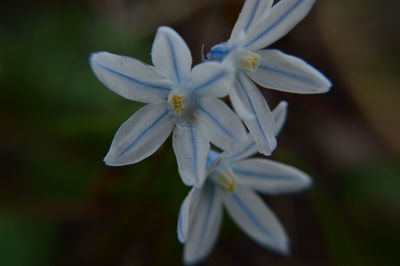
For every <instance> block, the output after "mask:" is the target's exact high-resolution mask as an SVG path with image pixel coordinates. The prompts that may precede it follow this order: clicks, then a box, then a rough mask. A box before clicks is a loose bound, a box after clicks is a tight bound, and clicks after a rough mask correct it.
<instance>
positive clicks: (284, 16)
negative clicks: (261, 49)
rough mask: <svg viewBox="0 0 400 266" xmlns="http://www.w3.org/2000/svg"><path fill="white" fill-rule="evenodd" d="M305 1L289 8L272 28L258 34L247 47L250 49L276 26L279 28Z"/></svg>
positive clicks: (300, 1) (299, 1)
mask: <svg viewBox="0 0 400 266" xmlns="http://www.w3.org/2000/svg"><path fill="white" fill-rule="evenodd" d="M303 1H304V0H298V1H297V2H296V3H295V4H294V5H293V6H292V7H291V8H289V9H288V10H287V11H286V12H285V13H283V14H282V16H280V17H279V18H278V19H277V20H276V21H275V22H274V23H273V24H272V25H271V26H269V27H268V28H266V29H265V30H264V31H263V32H261V33H260V34H258V35H257V36H256V37H255V38H254V39H253V40H251V41H250V42H248V43H247V44H246V46H245V47H249V46H250V45H252V44H253V43H255V42H256V41H258V40H259V39H261V38H262V37H264V36H265V35H266V34H268V33H269V32H271V31H272V30H273V29H274V28H275V27H276V26H278V25H279V24H280V23H281V22H282V21H283V20H284V19H285V18H286V17H288V16H289V15H290V14H291V13H292V12H293V11H294V10H295V9H296V8H297V7H298V6H299V5H300V4H301V3H302V2H303Z"/></svg>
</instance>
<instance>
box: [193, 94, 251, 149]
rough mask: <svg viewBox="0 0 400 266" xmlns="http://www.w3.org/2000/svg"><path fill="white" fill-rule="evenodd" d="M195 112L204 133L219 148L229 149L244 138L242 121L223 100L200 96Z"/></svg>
mask: <svg viewBox="0 0 400 266" xmlns="http://www.w3.org/2000/svg"><path fill="white" fill-rule="evenodd" d="M197 114H198V119H199V124H200V127H201V128H202V130H203V131H204V134H206V135H207V136H208V138H209V140H210V141H211V142H212V143H213V144H214V145H216V146H218V147H220V148H221V149H223V150H230V149H232V148H234V147H236V146H238V145H240V144H241V143H243V142H244V141H245V140H246V130H245V128H244V126H243V124H242V122H241V121H240V119H239V118H238V117H237V116H236V115H235V113H234V112H233V111H232V110H231V109H230V108H229V107H228V106H227V105H226V104H225V103H224V102H223V101H221V100H219V99H210V98H202V99H200V101H199V110H198V113H197Z"/></svg>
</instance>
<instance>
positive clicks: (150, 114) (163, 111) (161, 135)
mask: <svg viewBox="0 0 400 266" xmlns="http://www.w3.org/2000/svg"><path fill="white" fill-rule="evenodd" d="M173 127H174V120H173V118H172V117H171V115H170V113H169V111H168V109H167V105H166V104H165V103H162V104H148V105H146V106H144V107H142V108H141V109H140V110H139V111H137V112H136V113H135V114H133V115H132V116H131V117H130V118H129V119H128V120H127V121H126V122H125V123H124V124H122V126H121V127H120V128H119V129H118V131H117V134H116V135H115V137H114V140H113V142H112V144H111V148H110V151H109V152H108V154H107V156H106V157H105V158H104V161H105V163H106V164H107V165H111V166H121V165H128V164H134V163H137V162H139V161H141V160H143V159H145V158H147V157H149V156H150V155H151V154H153V153H154V152H155V151H156V150H157V149H158V148H159V147H160V146H161V144H162V143H163V142H164V141H165V140H166V139H167V137H168V136H169V134H170V133H171V131H172V129H173Z"/></svg>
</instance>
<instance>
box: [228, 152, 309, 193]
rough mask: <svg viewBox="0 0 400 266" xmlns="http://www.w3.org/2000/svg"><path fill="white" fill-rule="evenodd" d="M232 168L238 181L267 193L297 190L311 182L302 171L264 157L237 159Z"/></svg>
mask: <svg viewBox="0 0 400 266" xmlns="http://www.w3.org/2000/svg"><path fill="white" fill-rule="evenodd" d="M232 170H233V171H234V172H235V174H237V175H238V177H239V178H240V182H242V183H243V184H245V185H246V186H248V187H251V188H253V189H255V190H257V191H260V192H264V193H268V194H279V193H288V192H297V191H301V190H304V189H306V188H308V187H310V185H311V183H312V182H311V179H310V177H309V176H308V175H307V174H305V173H304V172H302V171H300V170H298V169H296V168H294V167H292V166H289V165H286V164H283V163H278V162H274V161H271V160H266V159H248V160H244V161H239V162H236V163H235V164H234V165H233V166H232Z"/></svg>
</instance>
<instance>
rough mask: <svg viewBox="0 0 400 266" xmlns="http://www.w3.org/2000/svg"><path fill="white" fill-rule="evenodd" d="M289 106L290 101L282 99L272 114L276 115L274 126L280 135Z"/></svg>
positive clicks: (276, 134) (275, 132)
mask: <svg viewBox="0 0 400 266" xmlns="http://www.w3.org/2000/svg"><path fill="white" fill-rule="evenodd" d="M287 107H288V103H287V102H285V101H281V102H280V103H279V104H278V105H277V106H276V107H275V109H274V110H272V115H273V116H274V120H275V126H274V134H275V136H278V134H279V133H280V132H281V130H282V128H283V126H284V124H285V122H286V118H287Z"/></svg>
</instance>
